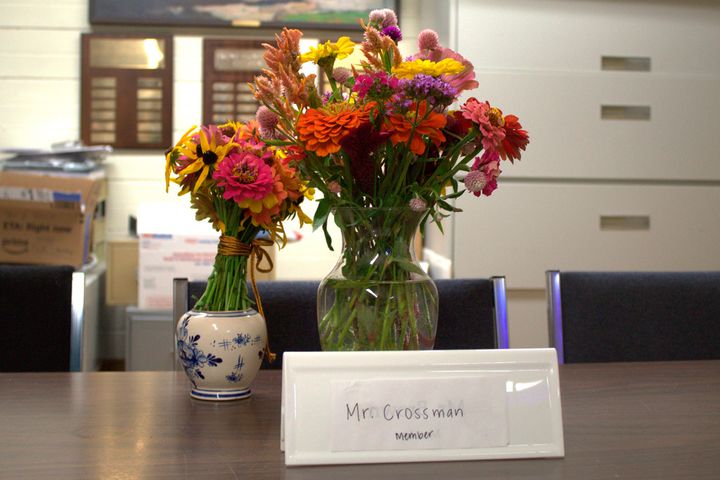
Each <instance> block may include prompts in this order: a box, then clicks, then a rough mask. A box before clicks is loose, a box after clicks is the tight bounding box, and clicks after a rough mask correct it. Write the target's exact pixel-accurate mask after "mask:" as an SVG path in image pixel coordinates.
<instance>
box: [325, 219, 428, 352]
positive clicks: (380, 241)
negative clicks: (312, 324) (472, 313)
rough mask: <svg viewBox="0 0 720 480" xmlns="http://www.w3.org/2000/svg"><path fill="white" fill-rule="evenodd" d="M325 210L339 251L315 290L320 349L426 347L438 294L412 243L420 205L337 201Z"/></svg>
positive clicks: (410, 348)
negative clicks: (337, 205) (329, 214)
mask: <svg viewBox="0 0 720 480" xmlns="http://www.w3.org/2000/svg"><path fill="white" fill-rule="evenodd" d="M333 213H334V215H335V223H336V224H337V225H338V226H339V227H340V230H341V232H342V236H343V250H342V254H341V255H340V259H339V261H338V263H337V264H336V265H335V267H334V268H333V270H332V271H331V272H330V274H329V275H328V276H327V277H325V278H324V279H323V281H322V282H321V283H320V287H319V289H318V330H319V333H320V344H321V346H322V349H323V350H326V351H336V350H427V349H432V348H433V345H434V344H435V334H436V332H437V312H438V294H437V289H436V288H435V284H434V282H433V281H432V279H431V278H430V277H429V276H428V275H427V273H425V272H424V271H423V270H422V269H421V268H420V265H419V263H418V261H417V258H416V256H415V249H414V244H413V239H414V237H415V234H416V232H417V230H418V226H419V224H420V221H421V220H422V218H423V216H424V215H425V212H422V211H421V212H417V211H414V210H411V209H410V208H351V207H343V208H336V209H335V210H334V212H333Z"/></svg>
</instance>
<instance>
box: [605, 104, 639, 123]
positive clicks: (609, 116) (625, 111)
mask: <svg viewBox="0 0 720 480" xmlns="http://www.w3.org/2000/svg"><path fill="white" fill-rule="evenodd" d="M600 118H602V119H603V120H650V107H648V106H632V105H601V106H600Z"/></svg>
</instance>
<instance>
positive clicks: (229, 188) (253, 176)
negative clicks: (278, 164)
mask: <svg viewBox="0 0 720 480" xmlns="http://www.w3.org/2000/svg"><path fill="white" fill-rule="evenodd" d="M213 178H214V179H215V180H216V181H217V184H218V186H219V187H221V188H223V189H224V192H223V198H224V199H225V200H233V201H235V202H237V203H239V202H241V201H243V200H248V199H251V200H262V199H263V198H265V197H266V196H267V195H268V194H269V193H272V191H273V185H274V184H275V181H274V179H273V173H272V169H271V168H270V166H269V165H267V164H266V163H265V162H264V161H263V159H262V158H260V157H258V156H257V155H255V154H253V153H250V152H246V151H239V152H233V153H231V154H230V155H228V156H227V157H225V158H224V159H223V161H222V162H220V164H219V165H218V167H217V169H216V170H215V172H214V173H213Z"/></svg>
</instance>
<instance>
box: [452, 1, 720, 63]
mask: <svg viewBox="0 0 720 480" xmlns="http://www.w3.org/2000/svg"><path fill="white" fill-rule="evenodd" d="M457 8H458V11H457V15H456V18H457V39H458V41H457V42H458V44H457V45H456V46H457V47H458V49H459V51H460V52H461V53H462V54H463V55H464V56H466V57H467V58H469V59H470V60H471V61H472V62H473V63H474V64H475V66H476V67H477V68H481V69H483V68H486V69H530V70H537V69H539V70H562V71H585V72H587V71H591V72H592V71H600V70H601V68H602V64H603V62H602V57H604V56H605V57H612V58H615V59H617V58H620V59H622V58H636V59H637V58H644V59H649V61H650V62H649V63H650V71H652V72H658V73H683V74H684V73H690V74H708V73H709V74H716V75H717V74H720V49H718V48H717V46H718V45H720V27H719V25H720V3H718V2H713V1H704V2H702V1H701V2H691V4H690V5H688V4H686V3H685V2H680V1H653V2H622V1H582V2H578V1H572V0H531V1H528V0H483V1H482V2H478V1H476V0H460V2H459V4H458V7H457ZM640 65H643V62H640V63H638V62H632V61H630V62H623V61H622V60H620V61H618V60H615V61H611V62H610V63H609V64H608V66H610V67H611V68H618V67H619V68H623V67H625V68H630V69H631V70H634V69H636V68H637V67H638V66H640Z"/></svg>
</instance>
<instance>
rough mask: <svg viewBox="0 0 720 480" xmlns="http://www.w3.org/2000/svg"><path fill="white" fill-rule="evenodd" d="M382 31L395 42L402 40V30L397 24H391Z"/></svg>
mask: <svg viewBox="0 0 720 480" xmlns="http://www.w3.org/2000/svg"><path fill="white" fill-rule="evenodd" d="M380 33H382V34H383V35H386V36H388V37H390V38H392V39H393V41H394V42H395V43H397V42H399V41H400V40H402V32H401V31H400V29H399V28H398V27H397V25H390V26H389V27H385V28H383V29H382V32H380Z"/></svg>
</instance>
